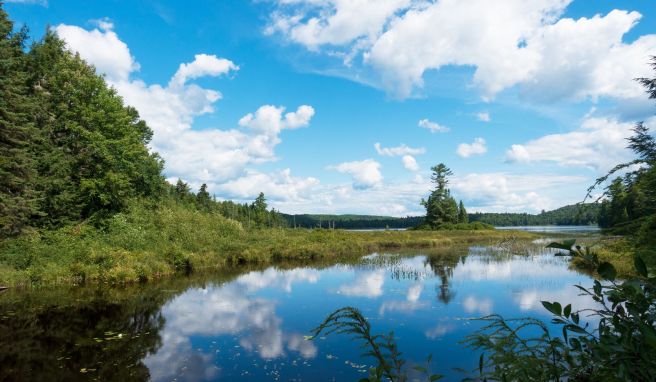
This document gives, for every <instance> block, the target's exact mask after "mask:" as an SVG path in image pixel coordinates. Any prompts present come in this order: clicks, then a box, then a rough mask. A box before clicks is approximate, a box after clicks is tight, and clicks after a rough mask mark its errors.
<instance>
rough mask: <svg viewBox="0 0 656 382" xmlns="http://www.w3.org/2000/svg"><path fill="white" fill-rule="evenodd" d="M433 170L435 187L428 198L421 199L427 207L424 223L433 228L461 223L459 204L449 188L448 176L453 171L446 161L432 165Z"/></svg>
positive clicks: (432, 177)
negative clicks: (445, 163)
mask: <svg viewBox="0 0 656 382" xmlns="http://www.w3.org/2000/svg"><path fill="white" fill-rule="evenodd" d="M431 170H432V171H433V175H432V176H431V180H432V181H433V183H435V189H434V190H433V191H432V192H431V194H430V195H429V196H428V200H423V199H422V201H421V204H422V205H423V206H424V207H426V218H425V219H424V224H426V225H427V226H429V227H431V228H439V227H440V226H441V225H442V224H447V223H459V222H460V219H459V211H458V204H457V203H456V200H455V199H454V198H453V197H452V196H451V192H450V191H449V189H448V188H447V186H448V184H449V179H448V177H449V176H450V175H453V172H451V169H449V168H448V167H446V165H444V163H440V164H438V165H437V166H433V167H431ZM463 210H464V206H463Z"/></svg>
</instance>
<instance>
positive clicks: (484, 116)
mask: <svg viewBox="0 0 656 382" xmlns="http://www.w3.org/2000/svg"><path fill="white" fill-rule="evenodd" d="M476 118H478V120H479V121H481V122H490V121H491V120H492V118H490V113H488V112H480V113H476Z"/></svg>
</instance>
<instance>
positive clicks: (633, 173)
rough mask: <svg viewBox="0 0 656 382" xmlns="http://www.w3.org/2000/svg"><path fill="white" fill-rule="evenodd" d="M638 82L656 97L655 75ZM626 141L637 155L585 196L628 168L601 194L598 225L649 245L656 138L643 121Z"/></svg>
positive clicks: (655, 213)
mask: <svg viewBox="0 0 656 382" xmlns="http://www.w3.org/2000/svg"><path fill="white" fill-rule="evenodd" d="M651 65H652V67H653V68H654V69H655V70H656V56H654V57H652V62H651ZM638 81H639V82H640V83H641V84H642V85H644V86H645V88H646V90H647V93H648V94H649V98H650V99H656V92H655V91H654V89H655V87H656V85H655V84H656V77H655V78H651V79H650V78H639V79H638ZM628 141H629V145H628V148H630V149H631V150H632V151H633V152H634V153H635V156H636V158H635V159H634V160H632V161H630V162H626V163H622V164H619V165H617V166H615V167H614V168H613V169H612V170H611V171H610V172H608V174H606V175H604V176H602V177H601V178H599V179H597V181H596V182H595V184H594V185H592V187H590V188H589V189H588V196H590V194H591V193H592V191H593V190H594V189H595V188H596V187H598V186H600V185H601V184H603V183H604V182H606V181H607V180H608V179H609V178H610V177H611V176H613V175H614V174H616V173H618V172H619V171H627V170H628V172H627V173H626V174H625V175H624V176H623V177H618V178H616V179H614V180H613V181H612V182H611V184H610V185H609V186H608V187H607V188H606V190H605V192H604V195H603V196H606V197H607V199H606V200H604V201H603V202H602V208H601V211H600V213H599V225H600V226H602V227H604V228H609V229H611V231H612V232H614V233H618V234H627V235H630V236H632V237H633V238H634V239H635V242H636V244H637V245H638V247H649V246H653V245H654V244H656V239H655V235H654V233H655V232H656V225H655V224H654V221H656V220H655V219H656V167H655V166H654V165H656V138H654V136H653V133H652V132H650V131H649V129H648V128H647V126H645V124H644V123H642V122H639V123H637V124H636V126H635V128H634V129H633V135H632V136H631V137H630V138H628ZM636 167H637V169H636V170H633V168H636Z"/></svg>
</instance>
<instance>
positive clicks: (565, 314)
mask: <svg viewBox="0 0 656 382" xmlns="http://www.w3.org/2000/svg"><path fill="white" fill-rule="evenodd" d="M571 312H572V304H567V306H566V307H565V309H564V310H563V316H565V317H569V314H570V313H571Z"/></svg>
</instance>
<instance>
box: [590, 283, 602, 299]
mask: <svg viewBox="0 0 656 382" xmlns="http://www.w3.org/2000/svg"><path fill="white" fill-rule="evenodd" d="M592 289H593V290H594V292H595V294H596V295H597V296H601V283H600V282H599V281H597V280H595V281H594V286H593V287H592Z"/></svg>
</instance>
